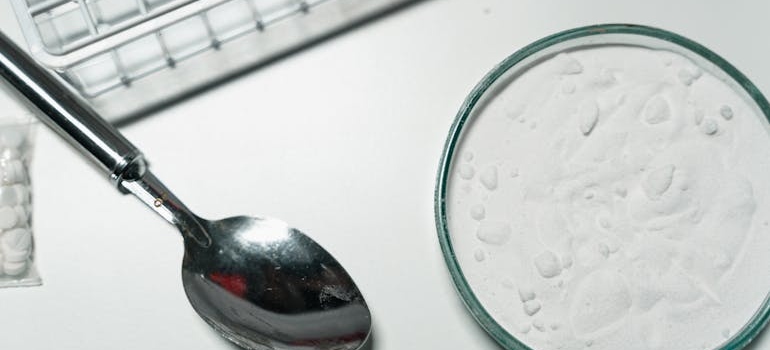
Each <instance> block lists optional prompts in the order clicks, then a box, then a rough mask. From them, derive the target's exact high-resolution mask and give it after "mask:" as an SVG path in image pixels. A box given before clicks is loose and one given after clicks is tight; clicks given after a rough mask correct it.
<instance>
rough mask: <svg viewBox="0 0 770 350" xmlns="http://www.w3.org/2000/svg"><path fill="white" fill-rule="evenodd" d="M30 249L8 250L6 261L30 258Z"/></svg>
mask: <svg viewBox="0 0 770 350" xmlns="http://www.w3.org/2000/svg"><path fill="white" fill-rule="evenodd" d="M29 255H30V252H29V250H12V249H9V250H6V251H5V261H6V262H21V261H26V260H27V258H29Z"/></svg>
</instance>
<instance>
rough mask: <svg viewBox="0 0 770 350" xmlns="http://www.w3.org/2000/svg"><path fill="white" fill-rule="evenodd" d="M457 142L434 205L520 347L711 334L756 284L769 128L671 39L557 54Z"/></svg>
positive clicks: (763, 244)
mask: <svg viewBox="0 0 770 350" xmlns="http://www.w3.org/2000/svg"><path fill="white" fill-rule="evenodd" d="M495 94H496V95H495V97H494V99H492V100H491V101H490V102H489V103H487V104H486V105H484V106H483V107H479V111H478V112H477V114H476V115H474V116H473V119H472V121H471V122H470V124H468V125H466V130H465V131H464V134H463V136H462V140H461V142H460V144H459V145H458V148H457V152H458V153H457V154H460V155H466V156H462V157H460V156H458V157H455V160H454V164H453V169H452V173H451V175H450V178H449V185H448V192H447V214H448V215H447V217H448V225H449V231H450V232H451V239H452V241H453V246H454V249H455V253H456V254H457V259H458V261H459V264H460V267H461V268H462V270H463V273H464V275H465V277H466V279H467V280H468V282H469V285H470V286H471V288H472V290H473V292H474V294H476V296H477V298H478V299H479V301H480V302H481V304H482V305H483V306H484V307H485V308H486V309H487V310H488V312H489V313H490V314H491V316H492V317H493V318H494V319H495V320H496V321H497V322H498V323H499V324H500V325H501V326H502V327H503V328H505V329H506V330H507V331H508V332H510V333H511V334H512V335H514V336H516V337H517V338H519V339H520V340H521V341H523V342H524V343H525V344H527V345H528V346H530V347H532V348H533V349H538V350H540V349H544V350H545V349H547V350H551V349H554V350H555V349H564V350H567V349H588V348H590V349H601V350H618V349H623V350H637V349H638V350H647V349H668V350H688V349H693V350H696V349H697V350H701V349H715V348H718V347H719V346H720V345H721V344H723V343H724V342H725V341H727V338H729V337H730V336H731V335H733V334H736V333H737V332H739V331H740V330H741V328H742V327H743V326H744V325H746V323H747V322H748V321H749V320H750V319H751V318H752V316H753V315H754V314H755V312H757V309H758V308H759V306H760V305H761V304H762V302H763V301H764V299H765V298H766V296H767V295H768V292H769V291H770V278H767V272H768V271H770V254H768V252H770V227H768V220H770V180H769V179H770V137H768V127H767V125H768V123H767V121H766V120H765V119H764V117H763V116H762V115H761V114H760V112H759V110H758V109H757V107H756V106H755V105H754V104H753V103H750V102H747V100H745V99H744V97H743V96H742V95H740V94H738V93H737V92H735V90H733V88H731V87H730V86H728V85H727V84H726V83H725V82H724V81H722V80H720V79H718V78H717V77H715V76H714V75H712V74H710V73H708V72H707V71H704V70H703V69H702V68H700V67H698V66H696V65H695V64H694V63H693V62H691V61H690V60H688V59H686V58H685V57H683V56H680V55H678V54H675V53H672V52H668V51H656V50H651V49H646V48H641V47H633V46H613V45H608V46H599V47H592V48H585V49H578V50H573V51H570V52H568V53H561V54H558V55H556V56H554V57H552V58H550V59H547V60H545V61H542V62H540V63H538V64H537V65H535V66H533V67H531V68H530V69H528V70H527V71H526V72H524V73H523V74H522V75H520V76H518V77H517V78H515V79H514V80H512V81H511V82H510V84H509V85H508V86H506V87H504V88H502V89H501V90H499V91H498V92H496V93H495Z"/></svg>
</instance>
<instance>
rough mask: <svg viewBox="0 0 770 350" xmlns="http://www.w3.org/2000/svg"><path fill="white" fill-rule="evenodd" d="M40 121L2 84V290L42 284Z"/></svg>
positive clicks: (0, 286) (0, 180)
mask: <svg viewBox="0 0 770 350" xmlns="http://www.w3.org/2000/svg"><path fill="white" fill-rule="evenodd" d="M36 126H37V122H36V119H35V117H34V115H33V114H31V113H30V111H29V110H27V109H26V107H25V106H24V105H22V104H21V103H19V102H18V100H17V99H16V98H15V97H14V95H12V94H10V93H9V92H8V90H7V88H6V87H5V86H4V85H3V84H2V83H0V288H2V287H21V286H36V285H40V284H41V283H42V281H41V279H40V275H39V273H38V271H37V267H36V265H35V251H34V248H35V247H34V246H35V244H34V239H33V229H32V217H33V215H32V193H33V191H32V183H31V180H30V175H29V169H30V164H31V161H32V150H33V146H34V134H35V128H36Z"/></svg>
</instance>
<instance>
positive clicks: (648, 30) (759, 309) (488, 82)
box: [434, 24, 770, 350]
mask: <svg viewBox="0 0 770 350" xmlns="http://www.w3.org/2000/svg"><path fill="white" fill-rule="evenodd" d="M604 45H623V46H632V47H641V48H648V49H654V50H665V51H670V52H673V53H676V54H679V55H681V56H683V57H685V58H686V59H689V60H691V61H692V62H693V63H694V64H695V65H697V66H698V67H700V68H702V69H703V70H705V71H706V72H708V73H710V74H712V75H713V76H714V77H716V78H717V79H719V80H721V81H723V82H724V83H725V84H727V85H728V86H729V87H730V88H732V90H733V91H734V92H736V93H737V94H739V95H740V97H741V98H742V99H743V100H744V101H746V103H747V104H748V105H750V107H751V108H752V109H753V110H754V113H755V114H756V115H757V116H762V117H764V119H763V120H761V121H760V122H761V123H762V124H764V128H765V130H770V124H768V123H767V121H770V117H769V116H770V105H769V104H768V102H767V100H766V99H765V97H764V96H763V95H762V94H761V93H760V91H759V90H758V89H757V88H756V87H755V85H754V84H752V83H751V81H749V79H748V78H747V77H746V76H745V75H743V74H742V73H741V72H740V71H738V70H737V69H736V68H735V67H733V66H732V65H731V64H730V63H728V62H727V61H726V60H725V59H723V58H721V57H720V56H718V55H717V54H715V53H714V52H712V51H710V50H709V49H707V48H705V47H704V46H702V45H700V44H698V43H696V42H694V41H692V40H689V39H687V38H685V37H682V36H680V35H677V34H675V33H671V32H668V31H665V30H661V29H657V28H652V27H646V26H639V25H629V24H604V25H594V26H586V27H580V28H576V29H571V30H567V31H564V32H560V33H557V34H554V35H551V36H548V37H546V38H543V39H541V40H538V41H536V42H534V43H532V44H530V45H528V46H526V47H524V48H523V49H521V50H519V51H517V52H515V53H514V54H512V55H511V56H509V57H507V58H506V59H505V60H503V61H502V62H501V63H499V64H498V65H497V66H496V67H494V68H493V69H492V70H491V71H490V72H489V73H488V74H487V75H486V76H485V77H483V79H482V80H481V81H480V82H479V83H478V84H477V85H476V86H475V87H474V88H473V90H472V91H471V92H470V94H469V95H468V97H467V98H466V99H465V101H464V102H463V104H462V106H461V108H460V110H459V112H458V114H457V116H456V118H455V120H454V122H453V124H452V126H451V128H450V131H449V135H448V137H447V140H446V143H445V146H444V150H443V153H442V157H441V162H440V167H439V171H438V176H437V183H436V188H435V196H434V200H435V202H434V205H435V208H434V209H435V220H436V228H437V231H438V237H439V243H440V245H441V249H442V252H443V255H444V260H445V262H446V264H447V267H448V269H449V272H450V274H451V277H452V279H453V282H454V285H455V288H456V290H457V292H458V293H459V295H460V297H461V299H462V300H463V302H464V304H465V305H466V307H467V308H468V310H469V311H470V313H471V315H472V316H473V317H474V318H475V319H476V321H477V322H478V323H479V324H480V325H481V327H482V328H483V329H484V330H485V331H486V332H487V333H489V335H490V336H491V337H492V338H494V339H495V340H496V341H497V342H498V343H499V344H500V345H502V346H503V347H504V348H506V349H511V350H539V349H537V348H536V349H532V348H530V347H528V346H527V345H526V344H525V342H524V341H522V339H521V338H518V337H517V336H516V335H514V334H512V332H509V331H508V330H506V328H505V327H503V326H502V322H501V321H500V319H499V318H500V315H499V312H498V311H499V310H496V309H494V308H488V307H486V305H485V304H484V303H483V302H482V300H481V299H482V298H480V297H479V294H478V293H479V289H478V288H479V286H477V285H474V284H473V283H472V282H470V281H469V279H468V278H467V273H466V272H467V271H466V270H465V268H467V266H466V265H464V264H463V262H462V261H461V259H459V258H458V252H459V251H460V250H464V251H465V252H464V254H466V255H468V254H471V253H468V252H467V251H468V250H469V249H470V248H469V247H467V246H465V245H461V244H464V243H461V244H458V240H457V237H458V236H457V235H458V234H459V233H458V232H453V231H452V229H451V226H452V225H450V221H451V220H452V215H453V214H451V213H452V211H451V210H449V209H450V208H449V207H450V206H451V205H452V203H451V201H450V198H449V191H450V189H451V188H452V181H453V177H452V173H453V171H458V170H457V169H456V167H457V165H458V164H459V163H460V162H461V161H462V159H461V158H462V157H468V158H469V157H472V156H469V155H467V154H466V155H461V154H459V153H460V151H459V150H460V149H461V145H462V143H463V141H464V136H465V134H466V131H467V130H468V129H469V128H470V127H471V125H473V123H474V122H475V121H476V119H475V118H477V117H478V116H479V115H480V110H483V109H484V108H486V106H488V105H489V104H490V102H491V101H493V100H494V99H495V98H496V96H497V94H498V93H499V92H500V91H501V90H503V89H504V88H505V87H506V86H508V85H509V84H511V83H512V82H513V81H515V80H516V79H517V78H518V77H520V76H521V75H522V74H523V73H524V72H525V71H527V70H528V69H530V68H531V67H534V66H536V65H538V64H539V63H541V62H543V61H545V60H547V59H549V58H552V57H555V55H557V54H558V53H560V52H567V51H570V50H574V49H582V48H590V47H600V46H604ZM491 137H493V136H491ZM466 160H467V158H466ZM514 175H515V174H514ZM466 264H467V263H466ZM513 293H515V291H514V292H513ZM763 293H764V292H763ZM513 295H515V294H513ZM763 295H764V300H763V301H762V302H761V303H758V304H757V305H756V309H755V310H756V311H755V312H754V313H753V316H751V317H750V318H749V319H748V320H747V322H746V323H745V324H744V325H743V326H742V327H741V328H740V329H739V330H736V331H732V332H730V334H729V336H728V335H725V340H724V342H722V343H721V344H720V345H718V346H716V347H713V348H712V349H722V350H736V349H742V348H744V347H745V346H746V345H747V344H748V343H749V342H751V340H753V339H754V337H756V336H757V335H758V334H759V332H760V331H761V330H762V329H763V328H764V327H765V325H766V324H767V322H768V320H769V319H770V290H768V293H765V294H763ZM508 329H510V327H509V328H508ZM589 346H590V345H589Z"/></svg>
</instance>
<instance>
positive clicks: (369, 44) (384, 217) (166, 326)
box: [0, 0, 770, 350]
mask: <svg viewBox="0 0 770 350" xmlns="http://www.w3.org/2000/svg"><path fill="white" fill-rule="evenodd" d="M768 13H770V2H768V1H764V0H756V1H748V0H747V1H729V2H728V1H698V0H687V1H676V2H674V1H666V0H654V1H652V0H651V1H636V2H621V1H613V0H590V1H589V0H586V1H553V0H521V1H513V0H476V1H474V0H429V1H426V2H423V3H421V4H419V5H417V6H414V7H411V8H409V9H407V10H406V11H402V12H399V13H397V14H395V15H393V16H390V17H387V18H385V19H383V20H380V21H377V22H375V23H371V24H369V25H367V26H365V27H363V28H360V29H358V30H356V31H354V32H351V33H348V34H346V35H344V36H340V37H337V38H335V39H333V40H331V41H328V42H326V43H323V44H322V45H318V46H316V47H314V48H312V49H310V50H306V51H304V52H302V53H301V54H299V55H295V56H292V57H290V58H288V59H285V60H283V61H281V62H279V63H277V64H274V65H272V66H269V67H267V68H264V69H262V70H259V71H256V72H253V73H250V74H248V75H245V76H243V77H241V78H239V79H236V80H235V81H232V82H230V83H228V84H226V85H223V86H220V87H218V88H216V89H213V90H211V91H209V92H206V93H205V94H203V95H200V96H197V97H195V98H194V99H192V100H189V101H186V102H184V103H182V104H179V105H176V106H174V107H172V108H170V109H167V110H164V111H161V112H159V113H157V114H155V115H153V116H151V117H150V118H146V119H143V120H141V121H139V122H136V123H134V124H131V125H129V126H127V127H125V128H123V131H124V132H125V134H126V135H127V136H128V137H129V138H130V139H131V140H133V141H134V142H135V143H136V144H137V145H138V146H139V147H141V148H142V149H143V150H144V151H145V153H146V154H147V156H148V157H149V159H150V160H151V161H152V162H153V169H154V171H155V173H156V174H157V175H158V176H159V177H160V178H162V179H163V180H164V181H165V182H166V183H167V184H168V185H169V186H170V187H171V188H172V189H173V190H175V191H176V192H177V194H178V196H179V197H181V198H182V199H184V200H185V201H186V202H187V203H188V205H189V206H190V207H192V208H193V209H194V210H195V211H197V212H199V213H200V214H201V215H204V216H207V217H214V218H216V217H221V216H226V215H229V214H244V213H253V214H265V215H270V216H275V217H279V218H283V219H284V220H286V221H288V222H290V223H292V224H293V225H295V226H296V227H299V228H301V229H302V230H304V231H305V232H307V233H309V234H310V235H311V236H312V237H314V238H315V239H316V240H317V241H318V242H320V243H322V244H323V245H324V246H325V247H326V248H327V249H328V250H329V251H331V252H332V253H333V254H334V255H335V256H336V257H337V259H338V260H339V261H340V262H341V263H342V264H343V265H344V266H345V267H346V268H347V269H348V271H349V272H350V273H351V274H352V275H353V277H354V279H355V281H356V282H357V284H358V286H359V287H360V289H361V290H362V291H363V293H364V295H365V297H366V300H367V302H368V303H369V306H370V307H371V311H372V315H373V319H374V333H373V341H372V342H371V343H370V344H369V345H368V348H369V349H375V350H405V349H497V348H498V347H497V345H496V344H495V343H494V341H492V340H491V338H489V337H488V336H487V335H486V333H484V332H483V330H481V328H480V327H478V326H477V325H476V323H475V322H474V320H473V319H472V318H471V317H470V315H469V313H468V312H466V310H465V308H464V307H463V305H462V303H461V302H460V299H459V297H458V296H457V294H456V293H455V291H454V289H453V287H452V282H451V280H450V278H449V274H448V272H447V269H446V267H445V265H444V262H443V259H442V255H441V251H440V249H439V246H438V240H437V237H436V232H435V227H434V221H433V187H434V176H435V174H436V170H437V166H438V160H439V155H440V152H441V148H442V145H443V142H444V139H445V137H446V133H447V131H448V128H449V125H450V123H451V122H452V119H453V118H454V115H455V113H456V112H457V109H458V108H459V106H460V103H461V102H462V100H463V99H464V97H465V95H466V94H467V93H468V92H469V90H470V89H471V88H472V87H473V85H474V84H476V82H477V81H478V80H479V79H480V78H481V76H482V75H483V74H485V73H486V72H487V71H488V70H489V69H490V68H491V67H492V66H493V65H494V64H496V63H497V62H498V61H500V60H502V59H503V58H504V57H505V56H507V55H508V54H510V53H512V52H514V51H515V50H517V49H518V48H521V47H522V46H523V45H526V44H527V43H530V42H532V41H534V40H536V39H539V38H541V37H543V36H545V35H548V34H551V33H554V32H557V31H560V30H563V29H567V28H571V27H576V26H582V25H587V24H596V23H603V22H630V23H640V24H647V25H653V26H659V27H662V28H666V29H668V30H672V31H675V32H678V33H680V34H682V35H685V36H687V37H690V38H691V39H694V40H696V41H698V42H700V43H702V44H704V45H706V46H708V47H709V48H711V49H712V50H714V51H716V52H718V53H720V54H721V55H723V56H724V57H725V58H727V59H728V60H729V61H730V62H732V63H733V64H734V65H735V66H737V67H738V68H739V69H740V70H742V71H743V72H744V73H745V74H746V75H748V76H749V77H750V78H751V79H752V80H753V81H754V82H755V83H756V84H757V85H758V86H759V88H760V89H761V90H763V91H765V92H770V65H768V62H770V40H767V39H766V37H767V34H768V33H770V21H768V20H767V18H766V17H767V14H768ZM15 26H16V23H15V22H14V21H13V16H12V14H11V11H10V7H9V5H8V3H7V2H6V1H1V2H0V28H2V29H3V30H5V31H6V32H9V33H10V34H11V35H13V36H16V37H18V32H17V29H16V28H14V27H15ZM33 181H34V187H35V193H34V200H35V209H34V210H35V215H34V225H35V235H36V240H37V242H36V243H37V249H38V250H37V256H38V264H39V269H40V272H41V274H42V276H43V278H44V283H45V284H44V286H42V287H34V288H22V289H6V290H0V347H2V348H3V349H13V350H28V349H40V350H50V349H78V350H92V349H93V350H96V349H98V350H103V349H144V350H148V349H163V350H173V349H180V350H181V349H185V350H193V349H206V350H215V349H232V347H231V346H230V345H229V344H228V343H227V342H225V341H224V340H222V339H220V338H219V336H217V335H216V334H215V333H214V332H213V331H211V330H210V329H209V327H208V326H207V325H206V324H204V323H203V321H201V320H200V319H199V318H198V317H197V316H196V314H195V313H194V311H193V310H192V308H190V306H189V305H188V302H187V300H186V298H185V296H184V293H183V290H182V286H181V281H180V273H179V267H180V262H181V258H182V245H181V240H180V238H179V237H178V235H177V233H176V232H175V230H174V229H173V228H172V227H170V226H168V225H166V224H165V223H164V222H163V221H161V220H160V219H159V218H157V217H155V216H154V214H152V213H150V212H149V211H148V210H147V209H145V208H144V207H143V206H142V204H140V203H139V202H138V201H136V200H134V199H133V198H131V197H127V196H119V195H118V194H117V193H116V192H115V191H114V190H113V189H112V188H111V187H110V185H109V184H108V183H107V182H106V181H104V179H103V176H102V175H101V174H98V173H96V172H95V171H93V170H92V168H90V167H89V166H88V165H86V164H85V163H84V162H82V161H81V159H80V157H79V156H78V155H77V154H75V153H74V152H73V151H72V150H70V149H69V148H68V147H67V146H66V145H65V144H64V143H63V142H62V141H60V140H59V139H57V138H56V137H55V135H53V134H52V133H50V132H49V131H47V130H42V129H41V131H40V132H39V134H38V138H37V149H36V159H35V163H34V169H33ZM758 278H767V277H766V276H758ZM764 334H765V335H764V336H761V337H760V339H759V340H758V341H756V342H755V343H754V345H753V346H752V347H750V349H753V350H758V349H770V336H767V335H766V334H767V332H765V333H764Z"/></svg>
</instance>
